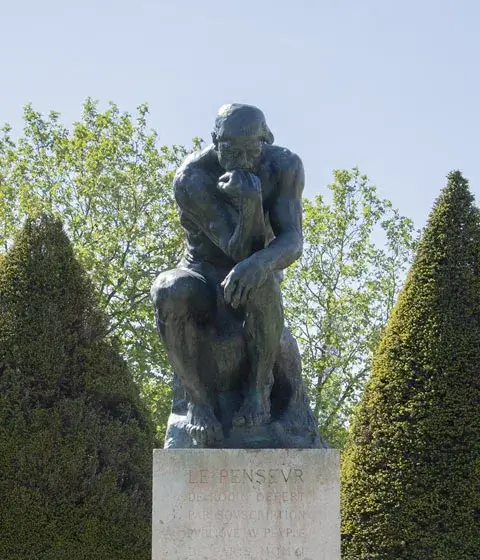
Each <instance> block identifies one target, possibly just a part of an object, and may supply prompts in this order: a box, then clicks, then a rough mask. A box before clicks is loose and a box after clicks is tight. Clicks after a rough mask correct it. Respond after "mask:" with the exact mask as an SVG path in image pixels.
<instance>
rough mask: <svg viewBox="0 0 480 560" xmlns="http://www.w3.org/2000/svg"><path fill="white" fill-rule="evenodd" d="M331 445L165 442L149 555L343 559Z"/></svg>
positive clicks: (165, 559) (209, 559) (156, 476)
mask: <svg viewBox="0 0 480 560" xmlns="http://www.w3.org/2000/svg"><path fill="white" fill-rule="evenodd" d="M339 462H340V454H339V452H338V451H336V450H332V449H258V450H257V449H162V450H160V449H159V450H155V451H154V457H153V531H152V533H153V534H152V542H153V556H152V558H153V560H340V481H339Z"/></svg>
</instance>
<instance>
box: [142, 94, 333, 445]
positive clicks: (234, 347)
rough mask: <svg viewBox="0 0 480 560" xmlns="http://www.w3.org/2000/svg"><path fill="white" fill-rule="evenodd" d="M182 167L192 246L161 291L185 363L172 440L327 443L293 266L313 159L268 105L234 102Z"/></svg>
mask: <svg viewBox="0 0 480 560" xmlns="http://www.w3.org/2000/svg"><path fill="white" fill-rule="evenodd" d="M212 139H213V144H212V145H210V146H208V147H207V148H205V149H204V150H202V151H201V152H199V153H195V154H192V155H191V156H189V157H188V158H187V159H186V160H185V162H184V163H183V165H182V166H181V167H180V169H179V170H178V172H177V174H176V176H175V179H174V189H175V198H176V201H177V204H178V208H179V213H180V219H181V223H182V226H183V227H184V229H185V231H186V236H187V248H186V252H185V255H184V258H183V259H182V261H181V262H180V263H179V264H178V266H177V268H176V269H174V270H170V271H167V272H163V273H161V274H160V276H159V277H158V278H157V279H156V281H155V282H154V284H153V286H152V290H151V297H152V302H153V304H154V308H155V319H156V325H157V328H158V331H159V333H160V336H161V338H162V340H163V343H164V344H165V347H166V350H167V353H168V356H169V359H170V361H171V364H172V366H173V369H174V373H175V392H174V402H173V407H172V414H171V416H170V420H169V425H168V428H167V438H166V444H165V445H166V447H195V446H198V447H240V448H247V447H321V446H322V445H323V443H322V441H321V440H320V438H319V436H318V429H317V422H316V419H315V418H314V416H313V414H312V412H311V410H310V407H309V405H308V401H307V398H306V395H305V388H304V385H303V382H302V378H301V363H300V356H299V353H298V347H297V344H296V341H295V340H294V338H293V337H292V335H291V334H290V332H289V331H288V330H287V329H285V327H284V319H283V306H282V298H281V292H280V282H281V277H282V272H281V271H282V270H283V269H284V268H286V267H287V266H289V265H290V264H291V263H293V262H294V261H295V260H296V259H298V258H299V257H300V255H301V253H302V207H301V196H302V191H303V187H304V171H303V165H302V162H301V160H300V158H299V157H298V156H297V155H295V154H293V153H292V152H290V151H289V150H287V149H286V148H281V147H279V146H275V145H273V135H272V133H271V131H270V130H269V128H268V126H267V124H266V121H265V117H264V115H263V113H262V112H261V111H260V110H259V109H257V108H256V107H253V106H250V105H241V104H233V105H225V106H224V107H222V108H221V109H220V111H219V113H218V115H217V118H216V122H215V129H214V132H213V134H212Z"/></svg>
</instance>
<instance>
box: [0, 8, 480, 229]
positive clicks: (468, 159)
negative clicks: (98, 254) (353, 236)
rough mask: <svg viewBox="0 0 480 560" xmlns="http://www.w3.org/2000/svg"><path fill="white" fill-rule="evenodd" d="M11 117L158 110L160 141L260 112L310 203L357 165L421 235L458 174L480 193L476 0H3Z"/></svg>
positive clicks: (5, 83)
mask: <svg viewBox="0 0 480 560" xmlns="http://www.w3.org/2000/svg"><path fill="white" fill-rule="evenodd" d="M0 24H1V27H0V76H1V78H0V123H3V122H9V123H10V124H12V125H13V126H14V128H16V129H18V127H20V126H21V112H22V107H23V105H24V104H25V103H27V102H29V101H31V102H32V103H33V105H34V107H35V108H36V109H38V110H41V111H44V112H46V111H48V110H50V109H55V110H57V111H60V112H61V113H62V115H63V120H64V122H66V123H71V122H72V121H74V120H76V119H78V118H79V116H80V111H81V105H82V103H83V101H84V100H85V98H86V97H87V96H91V97H93V98H96V99H98V100H100V102H101V103H102V106H105V105H106V102H107V101H109V100H112V101H115V102H116V103H117V104H118V105H119V106H120V108H121V109H123V110H128V111H131V112H134V111H135V107H136V106H137V105H139V104H140V103H142V102H144V101H148V103H149V105H150V109H151V124H152V126H153V127H154V128H156V129H157V130H158V131H159V133H160V137H161V141H162V143H166V144H172V143H182V144H189V143H190V140H191V138H192V137H194V136H201V137H202V138H204V139H205V140H209V134H210V130H211V127H212V124H213V120H214V117H215V113H216V110H217V109H218V108H219V107H220V106H221V105H223V104H224V103H229V102H233V101H240V102H248V103H252V104H255V105H258V106H259V107H260V108H261V109H263V111H264V112H265V114H266V116H267V120H268V122H269V125H270V127H271V129H272V130H273V132H274V134H275V137H276V142H277V143H278V144H280V145H285V146H287V147H289V148H290V149H292V150H293V151H296V152H297V153H298V154H299V155H300V156H301V157H302V159H303V160H304V164H305V168H306V175H307V188H306V194H307V196H313V195H314V194H316V193H320V192H325V185H326V184H327V183H328V182H329V181H330V179H331V173H332V170H333V169H334V168H350V167H352V166H355V165H357V166H359V167H360V169H361V170H362V171H363V172H365V173H367V174H368V175H369V177H370V178H371V180H372V182H374V183H375V184H376V185H377V186H378V188H379V191H380V194H381V195H382V196H385V197H388V198H390V199H391V200H392V201H393V202H394V204H395V205H396V206H397V207H398V208H399V209H400V210H401V212H402V213H404V214H405V215H408V216H410V217H412V218H413V219H414V220H415V223H416V225H417V226H423V225H424V222H425V220H426V217H427V215H428V212H429V210H430V208H431V206H432V204H433V201H434V199H435V198H436V196H437V195H438V193H439V191H440V189H441V187H442V186H443V185H444V184H445V176H446V174H447V173H448V171H449V170H451V169H454V168H459V169H461V170H462V171H463V172H464V174H465V175H466V177H467V178H468V179H470V183H471V187H472V190H473V192H475V193H477V197H478V194H479V193H480V161H479V157H480V110H479V102H480V91H479V90H480V33H479V27H480V2H478V0H448V1H447V0H417V1H412V0H403V1H402V2H398V1H395V2H394V1H393V0H392V1H390V0H363V1H361V2H360V1H355V0H343V1H342V0H336V1H324V0H296V1H294V0H289V1H287V0H224V1H221V0H216V1H214V0H202V1H193V0H136V1H133V0H130V1H126V0H117V1H109V0H96V1H94V0H81V1H77V2H72V1H68V0H0Z"/></svg>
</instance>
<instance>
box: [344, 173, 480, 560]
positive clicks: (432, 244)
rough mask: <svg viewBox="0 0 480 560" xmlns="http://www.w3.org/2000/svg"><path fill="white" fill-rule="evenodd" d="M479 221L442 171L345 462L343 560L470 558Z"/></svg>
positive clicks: (475, 501)
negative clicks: (444, 180)
mask: <svg viewBox="0 0 480 560" xmlns="http://www.w3.org/2000/svg"><path fill="white" fill-rule="evenodd" d="M479 368H480V213H479V211H478V209H477V208H476V207H475V206H474V204H473V196H472V195H471V193H470V192H469V189H468V183H467V181H466V180H465V179H464V178H463V177H462V175H461V174H460V172H458V171H455V172H452V173H450V175H449V177H448V184H447V187H446V188H445V189H444V190H443V192H442V194H441V196H440V197H439V199H438V200H437V202H436V204H435V207H434V209H433V211H432V214H431V216H430V218H429V221H428V224H427V227H426V229H425V232H424V234H423V237H422V240H421V242H420V245H419V248H418V253H417V255H416V258H415V261H414V264H413V266H412V269H411V271H410V273H409V275H408V278H407V281H406V284H405V286H404V288H403V290H402V292H401V294H400V297H399V299H398V302H397V304H396V306H395V309H394V311H393V313H392V315H391V318H390V321H389V323H388V326H387V328H386V330H385V333H384V335H383V337H382V341H381V344H380V346H379V348H378V351H377V352H376V355H375V359H374V365H373V373H372V377H371V379H370V381H369V382H368V384H367V388H366V391H365V395H364V398H363V401H362V404H361V407H360V409H359V411H358V414H357V415H356V418H355V421H354V425H353V436H352V442H351V445H350V446H349V448H348V451H347V452H346V453H345V454H344V460H343V467H342V479H343V556H342V558H345V559H346V560H354V559H355V560H359V559H367V558H368V559H373V558H378V559H384V560H387V559H388V560H390V559H391V558H396V559H399V560H402V559H404V560H451V559H453V558H455V559H456V560H457V559H458V560H475V559H477V558H479V557H480V492H479V489H480V376H479Z"/></svg>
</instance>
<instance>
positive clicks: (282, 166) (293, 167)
mask: <svg viewBox="0 0 480 560" xmlns="http://www.w3.org/2000/svg"><path fill="white" fill-rule="evenodd" d="M265 158H266V160H267V162H268V164H269V166H270V167H271V169H272V170H273V171H274V172H276V173H288V172H290V173H291V172H294V173H295V172H297V171H298V170H302V169H303V163H302V160H301V159H300V157H299V156H298V155H297V154H295V153H294V152H292V151H291V150H289V149H288V148H284V147H282V146H277V145H275V144H272V145H267V146H266V147H265Z"/></svg>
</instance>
